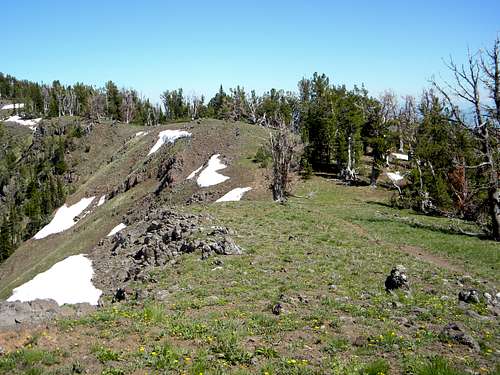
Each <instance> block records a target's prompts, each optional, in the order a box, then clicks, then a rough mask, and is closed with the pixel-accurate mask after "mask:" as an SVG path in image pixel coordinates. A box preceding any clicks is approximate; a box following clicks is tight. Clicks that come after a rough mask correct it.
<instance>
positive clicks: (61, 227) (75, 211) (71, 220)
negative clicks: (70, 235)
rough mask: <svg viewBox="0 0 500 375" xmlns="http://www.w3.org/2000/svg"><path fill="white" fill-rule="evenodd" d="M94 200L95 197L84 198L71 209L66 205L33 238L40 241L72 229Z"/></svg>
mask: <svg viewBox="0 0 500 375" xmlns="http://www.w3.org/2000/svg"><path fill="white" fill-rule="evenodd" d="M94 198H95V197H90V198H82V199H81V200H80V202H78V203H75V204H74V205H72V206H69V207H68V206H67V205H66V204H64V205H63V206H62V207H61V208H59V209H58V210H57V212H56V214H55V215H54V218H53V219H52V221H51V222H50V223H48V224H47V225H46V226H44V227H43V228H42V229H41V230H40V231H39V232H38V233H37V234H35V236H34V237H33V238H34V239H35V240H39V239H42V238H45V237H47V236H50V235H51V234H54V233H60V232H63V231H65V230H66V229H69V228H71V227H72V226H73V225H75V224H76V221H75V217H77V216H78V215H80V214H81V213H82V212H83V210H85V209H86V208H87V207H88V206H89V205H90V203H92V201H93V200H94Z"/></svg>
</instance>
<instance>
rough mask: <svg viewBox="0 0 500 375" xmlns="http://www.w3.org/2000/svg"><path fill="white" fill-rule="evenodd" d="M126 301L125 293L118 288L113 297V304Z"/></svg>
mask: <svg viewBox="0 0 500 375" xmlns="http://www.w3.org/2000/svg"><path fill="white" fill-rule="evenodd" d="M125 299H127V292H126V291H125V289H123V288H118V289H117V290H116V292H115V295H114V296H113V302H121V301H124V300H125Z"/></svg>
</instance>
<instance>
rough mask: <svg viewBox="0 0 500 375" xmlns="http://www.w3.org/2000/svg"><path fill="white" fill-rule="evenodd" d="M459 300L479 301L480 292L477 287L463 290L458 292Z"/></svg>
mask: <svg viewBox="0 0 500 375" xmlns="http://www.w3.org/2000/svg"><path fill="white" fill-rule="evenodd" d="M458 300H459V301H463V302H465V303H479V302H480V298H479V292H478V291H477V290H475V289H469V290H462V291H460V293H458Z"/></svg>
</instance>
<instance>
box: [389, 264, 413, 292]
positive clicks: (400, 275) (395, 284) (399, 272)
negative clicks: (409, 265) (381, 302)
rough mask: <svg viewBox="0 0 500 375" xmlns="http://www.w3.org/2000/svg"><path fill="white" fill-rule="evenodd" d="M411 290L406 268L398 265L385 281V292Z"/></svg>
mask: <svg viewBox="0 0 500 375" xmlns="http://www.w3.org/2000/svg"><path fill="white" fill-rule="evenodd" d="M399 288H404V289H409V288H410V283H409V281H408V276H407V275H406V268H405V267H404V266H402V265H397V266H396V267H394V268H393V269H392V270H391V273H390V275H389V276H387V278H386V279H385V290H386V291H388V292H390V291H392V290H395V289H399Z"/></svg>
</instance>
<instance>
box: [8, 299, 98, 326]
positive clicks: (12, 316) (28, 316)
mask: <svg viewBox="0 0 500 375" xmlns="http://www.w3.org/2000/svg"><path fill="white" fill-rule="evenodd" d="M94 309H95V307H93V306H91V305H89V304H88V303H79V304H76V305H71V306H69V305H64V306H59V305H58V304H57V303H56V302H55V301H53V300H35V301H32V302H0V329H5V328H13V327H17V326H30V325H35V324H38V323H41V322H43V321H47V320H50V319H53V318H54V317H55V316H66V317H78V316H81V315H83V314H86V313H88V312H90V311H93V310H94Z"/></svg>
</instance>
